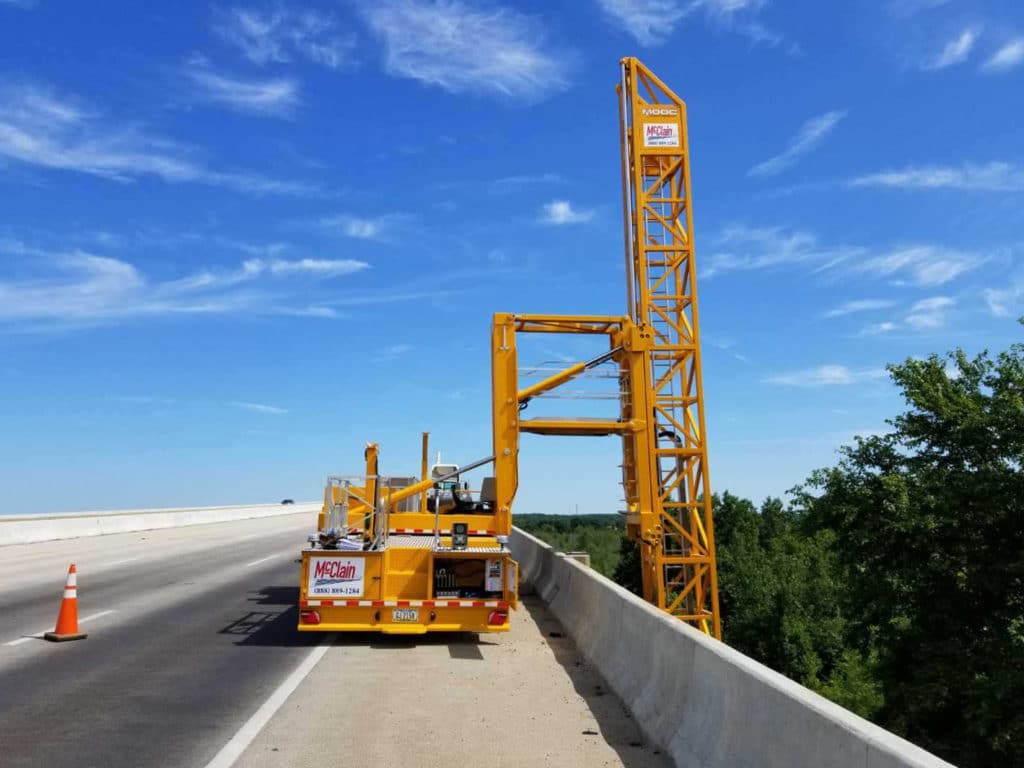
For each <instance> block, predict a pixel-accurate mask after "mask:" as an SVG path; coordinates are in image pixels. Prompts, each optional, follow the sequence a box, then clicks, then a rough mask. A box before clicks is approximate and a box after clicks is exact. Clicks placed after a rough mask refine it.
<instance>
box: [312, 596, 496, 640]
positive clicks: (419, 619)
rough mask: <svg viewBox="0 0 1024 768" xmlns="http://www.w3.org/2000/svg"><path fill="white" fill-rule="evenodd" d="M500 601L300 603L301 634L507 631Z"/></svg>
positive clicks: (411, 633)
mask: <svg viewBox="0 0 1024 768" xmlns="http://www.w3.org/2000/svg"><path fill="white" fill-rule="evenodd" d="M509 613H510V606H509V604H508V603H507V602H505V601H503V600H300V601H299V625H298V629H299V631H300V632H380V633H383V634H391V635H423V634H426V633H427V632H508V630H509Z"/></svg>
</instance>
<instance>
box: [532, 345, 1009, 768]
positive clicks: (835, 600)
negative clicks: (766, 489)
mask: <svg viewBox="0 0 1024 768" xmlns="http://www.w3.org/2000/svg"><path fill="white" fill-rule="evenodd" d="M889 372H890V375H891V377H892V380H893V381H894V382H895V384H896V385H897V387H898V388H899V389H900V391H901V392H902V394H903V397H904V399H905V401H906V410H905V412H903V413H902V414H900V415H898V416H896V417H895V418H894V419H892V420H891V421H890V422H889V424H890V427H891V431H890V432H888V433H886V434H883V435H877V436H871V437H865V438H858V439H857V440H856V443H855V444H854V445H851V446H846V447H843V448H841V449H840V458H839V461H838V463H837V464H836V466H834V467H831V468H827V469H820V470H817V471H815V472H814V473H812V474H811V476H810V477H809V478H808V479H807V481H806V482H804V483H803V484H802V485H800V486H797V487H796V488H794V489H793V490H792V491H791V492H790V497H791V501H790V502H789V503H788V504H786V503H783V502H782V501H780V500H779V499H771V498H770V499H768V500H767V501H765V502H764V503H763V504H762V505H761V506H760V507H757V506H755V505H754V504H753V503H752V502H751V501H749V500H747V499H742V498H739V497H737V496H734V495H732V494H730V493H723V494H722V495H720V496H719V495H716V496H715V497H714V517H715V539H716V546H717V556H718V577H719V598H720V605H721V611H722V616H723V627H724V630H723V632H724V639H725V641H726V642H727V643H729V645H731V646H733V647H735V648H737V649H738V650H740V651H742V652H743V653H745V654H747V655H749V656H751V657H753V658H755V659H757V660H759V661H761V662H763V663H764V664H766V665H768V666H770V667H771V668H773V669H775V670H777V671H779V672H781V673H783V674H785V675H787V676H788V677H790V678H792V679H793V680H796V681H798V682H800V683H802V684H803V685H805V686H807V687H808V688H811V689H812V690H815V691H817V692H819V693H821V694H823V695H824V696H827V697H828V698H830V699H832V700H833V701H835V702H837V703H839V704H841V705H842V706H844V707H847V708H849V709H851V710H853V711H854V712H856V713H858V714H860V715H863V716H864V717H867V718H869V719H871V720H873V721H874V722H876V723H878V724H879V725H881V726H883V727H885V728H888V729H890V730H892V731H895V732H896V733H898V734H900V735H902V736H904V737H906V738H908V739H910V740H911V741H913V742H915V743H917V744H919V745H921V746H922V747H924V748H925V749H928V750H931V751H933V752H935V753H936V754H938V755H940V756H942V757H944V758H945V759H947V760H949V761H951V762H953V763H956V764H958V765H961V766H964V767H965V768H975V767H977V768H981V766H1010V767H1011V768H1014V767H1020V768H1024V345H1022V344H1014V345H1011V347H1010V348H1009V349H1008V350H1006V351H1005V352H1001V353H999V354H997V355H995V356H991V355H989V354H988V353H982V354H981V355H978V356H977V357H974V358H969V357H968V356H967V355H965V354H964V353H963V352H962V351H959V350H958V351H956V352H953V353H951V354H949V355H947V356H946V357H940V356H932V357H929V358H928V359H925V360H920V359H909V360H907V361H906V362H904V363H901V364H896V365H891V366H889ZM516 524H517V525H520V526H523V527H524V528H526V529H527V530H531V531H533V532H534V533H535V535H538V536H539V537H540V538H543V539H545V540H546V541H548V542H550V543H551V544H553V545H554V546H556V547H558V548H561V549H585V550H587V551H588V552H590V554H591V558H592V562H593V564H594V567H595V568H596V569H597V570H599V571H600V572H601V573H604V574H605V575H611V576H613V577H614V578H615V579H616V580H617V581H618V582H619V583H620V584H623V585H624V586H627V587H628V588H632V589H633V590H634V591H636V590H637V587H638V584H637V582H638V578H639V573H638V553H637V549H636V547H635V545H634V544H633V543H632V542H630V541H628V540H626V539H625V538H624V537H623V535H622V534H623V527H622V523H621V521H620V520H619V519H618V517H617V516H615V515H585V516H576V517H563V516H555V515H552V516H531V515H519V516H517V517H516Z"/></svg>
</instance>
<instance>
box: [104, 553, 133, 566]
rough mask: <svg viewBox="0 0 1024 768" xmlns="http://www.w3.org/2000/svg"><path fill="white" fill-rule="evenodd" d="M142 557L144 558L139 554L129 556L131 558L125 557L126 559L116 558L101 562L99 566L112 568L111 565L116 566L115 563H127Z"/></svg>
mask: <svg viewBox="0 0 1024 768" xmlns="http://www.w3.org/2000/svg"><path fill="white" fill-rule="evenodd" d="M141 559H142V555H139V556H138V557H129V558H127V559H125V560H115V561H114V562H112V563H101V564H100V565H99V567H100V568H110V567H112V566H115V565H125V564H127V563H134V562H135V561H136V560H141Z"/></svg>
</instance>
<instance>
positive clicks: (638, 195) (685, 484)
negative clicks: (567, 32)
mask: <svg viewBox="0 0 1024 768" xmlns="http://www.w3.org/2000/svg"><path fill="white" fill-rule="evenodd" d="M620 64H621V82H620V83H619V85H618V87H617V89H618V92H619V111H620V122H621V139H622V153H623V155H622V157H623V161H622V169H623V173H622V176H623V178H622V181H623V211H624V225H625V234H626V269H627V283H628V285H627V291H628V293H627V305H628V309H629V313H630V316H631V318H632V320H633V322H634V323H635V324H636V326H637V328H638V330H639V335H640V337H641V338H642V340H643V342H642V344H643V347H644V352H643V358H644V364H643V366H642V367H643V372H642V377H639V379H638V378H634V377H630V378H631V379H632V386H631V387H630V390H629V392H628V393H627V395H626V399H625V401H624V403H623V408H624V410H628V411H629V416H630V418H632V419H637V418H643V415H646V416H647V417H649V419H650V421H649V422H648V424H647V428H646V429H642V430H638V431H635V432H633V433H631V434H627V435H625V436H624V485H625V486H626V495H627V502H629V503H630V507H631V510H635V511H634V512H631V514H630V518H629V520H627V523H628V527H629V531H630V533H631V535H633V536H635V537H636V538H638V539H639V540H640V542H641V553H642V558H643V576H644V578H643V582H644V587H643V588H644V597H645V599H647V600H649V601H650V602H652V603H654V604H655V605H657V606H659V607H660V608H662V609H664V610H666V611H668V612H669V613H671V614H673V615H674V616H677V617H679V618H680V619H683V620H685V621H688V622H691V623H693V624H695V625H696V626H698V627H699V628H701V629H702V630H703V631H705V632H707V633H709V634H713V635H714V636H715V637H721V623H720V619H719V613H718V581H717V575H716V571H715V543H714V524H713V521H712V519H711V491H710V485H709V482H708V469H707V445H706V443H705V434H706V430H705V422H704V397H703V385H702V380H701V362H700V360H701V358H700V333H699V324H698V319H697V288H696V268H695V265H694V259H693V238H692V232H693V212H692V206H691V200H692V197H691V193H690V162H689V160H690V155H689V146H688V137H687V130H686V105H685V104H684V103H683V101H682V100H681V99H680V98H679V97H678V96H676V95H675V94H674V93H672V91H671V90H669V89H668V88H667V87H666V86H665V84H664V83H662V82H661V81H660V80H659V79H658V78H657V77H656V76H655V75H654V73H652V72H651V71H650V70H649V69H647V68H646V67H645V66H644V65H643V64H641V63H640V62H639V61H638V60H637V59H635V58H631V57H630V58H625V59H622V61H621V62H620ZM627 373H628V372H627V371H625V370H624V371H623V375H624V376H626V375H627ZM640 382H642V384H641V383H640ZM641 475H646V476H645V477H642V476H641ZM645 488H650V492H648V493H644V492H643V491H644V490H645ZM631 496H632V498H630V497H631Z"/></svg>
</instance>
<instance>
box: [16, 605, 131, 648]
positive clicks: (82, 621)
mask: <svg viewBox="0 0 1024 768" xmlns="http://www.w3.org/2000/svg"><path fill="white" fill-rule="evenodd" d="M111 613H117V611H116V610H113V609H111V610H109V611H100V612H99V613H93V614H90V615H88V616H83V617H82V618H80V619H79V620H78V623H79V624H85V622H87V621H92V620H93V619H98V618H100V617H101V616H107V615H109V614H111ZM50 631H51V630H49V629H44V630H43V631H42V632H36V633H35V634H32V635H25V636H24V637H19V638H18V639H17V640H11V641H10V642H9V643H4V645H21V644H22V643H27V642H28V641H29V640H38V639H39V638H41V637H42V636H43V635H45V634H46V633H47V632H50Z"/></svg>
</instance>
